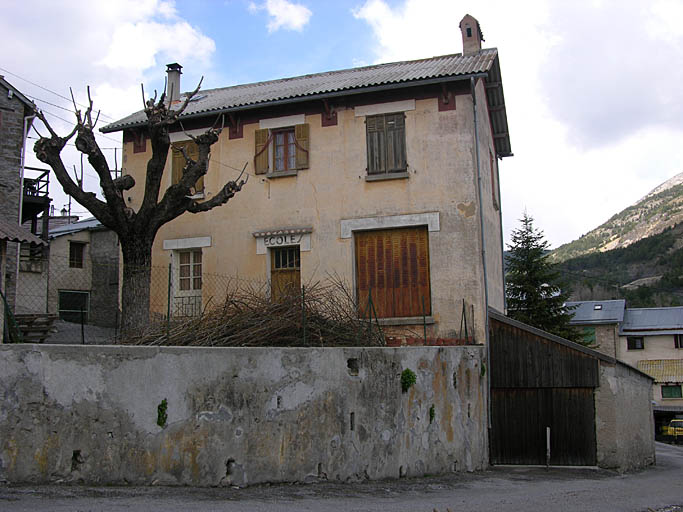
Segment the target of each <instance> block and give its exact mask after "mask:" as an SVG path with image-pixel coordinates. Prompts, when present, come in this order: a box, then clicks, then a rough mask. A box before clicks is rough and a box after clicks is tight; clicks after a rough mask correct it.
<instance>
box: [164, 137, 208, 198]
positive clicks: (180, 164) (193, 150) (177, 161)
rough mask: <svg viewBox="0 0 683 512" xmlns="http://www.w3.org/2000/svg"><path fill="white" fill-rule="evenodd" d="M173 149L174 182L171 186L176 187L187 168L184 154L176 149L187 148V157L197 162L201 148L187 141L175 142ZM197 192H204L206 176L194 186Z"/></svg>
mask: <svg viewBox="0 0 683 512" xmlns="http://www.w3.org/2000/svg"><path fill="white" fill-rule="evenodd" d="M171 147H172V150H171V152H172V155H173V156H172V162H171V165H172V181H171V185H175V184H176V183H178V182H179V181H180V179H181V178H182V177H183V169H184V168H185V165H186V163H187V162H186V161H185V157H184V156H183V153H182V152H181V151H179V150H177V149H176V148H181V147H182V148H185V151H186V152H187V156H189V157H190V158H191V159H192V160H194V161H195V162H196V161H197V159H198V158H199V147H197V144H195V142H194V141H192V140H186V141H182V142H174V143H173V145H172V146H171ZM194 189H195V192H203V191H204V176H201V177H200V178H199V179H198V180H197V182H196V183H195V185H194Z"/></svg>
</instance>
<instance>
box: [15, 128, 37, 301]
mask: <svg viewBox="0 0 683 512" xmlns="http://www.w3.org/2000/svg"><path fill="white" fill-rule="evenodd" d="M35 118H36V115H35V114H32V115H30V116H24V134H23V139H22V141H21V175H20V176H21V178H20V180H19V219H18V222H19V225H20V226H21V216H22V215H23V213H24V170H25V169H24V168H25V166H26V140H27V138H28V130H29V128H28V125H29V124H30V123H31V122H32V121H33V120H34V119H35ZM20 254H21V243H18V244H17V269H16V274H15V276H14V304H15V308H16V303H17V293H18V292H19V287H18V286H17V285H18V284H19V257H20Z"/></svg>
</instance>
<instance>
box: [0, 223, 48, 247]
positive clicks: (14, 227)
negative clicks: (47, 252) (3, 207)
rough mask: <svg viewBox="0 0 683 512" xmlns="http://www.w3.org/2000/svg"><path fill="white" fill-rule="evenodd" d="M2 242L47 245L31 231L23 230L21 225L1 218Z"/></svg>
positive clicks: (0, 235)
mask: <svg viewBox="0 0 683 512" xmlns="http://www.w3.org/2000/svg"><path fill="white" fill-rule="evenodd" d="M0 240H6V241H8V242H28V243H30V244H36V245H47V242H46V241H45V240H41V239H40V238H38V237H37V236H36V235H34V234H33V233H31V232H30V231H28V230H26V229H24V228H22V227H21V226H20V225H19V224H16V223H14V222H10V221H8V220H6V219H3V218H0Z"/></svg>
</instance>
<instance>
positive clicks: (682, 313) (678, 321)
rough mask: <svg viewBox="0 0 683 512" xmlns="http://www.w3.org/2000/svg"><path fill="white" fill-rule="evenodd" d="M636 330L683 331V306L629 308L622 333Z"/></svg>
mask: <svg viewBox="0 0 683 512" xmlns="http://www.w3.org/2000/svg"><path fill="white" fill-rule="evenodd" d="M636 331H639V332H641V331H673V332H683V307H673V308H627V309H626V313H625V314H624V322H623V323H622V324H621V330H620V333H622V334H633V333H635V332H636ZM650 334H653V333H652V332H650ZM661 334H664V333H661Z"/></svg>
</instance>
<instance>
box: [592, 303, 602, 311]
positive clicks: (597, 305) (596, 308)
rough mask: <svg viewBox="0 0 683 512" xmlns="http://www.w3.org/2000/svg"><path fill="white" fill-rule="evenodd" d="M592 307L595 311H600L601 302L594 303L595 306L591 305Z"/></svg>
mask: <svg viewBox="0 0 683 512" xmlns="http://www.w3.org/2000/svg"><path fill="white" fill-rule="evenodd" d="M593 309H594V310H595V311H602V304H596V305H595V306H593Z"/></svg>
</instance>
